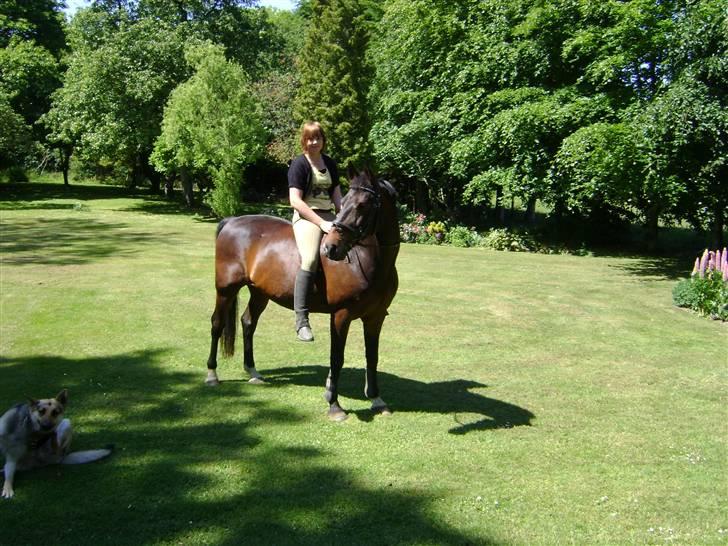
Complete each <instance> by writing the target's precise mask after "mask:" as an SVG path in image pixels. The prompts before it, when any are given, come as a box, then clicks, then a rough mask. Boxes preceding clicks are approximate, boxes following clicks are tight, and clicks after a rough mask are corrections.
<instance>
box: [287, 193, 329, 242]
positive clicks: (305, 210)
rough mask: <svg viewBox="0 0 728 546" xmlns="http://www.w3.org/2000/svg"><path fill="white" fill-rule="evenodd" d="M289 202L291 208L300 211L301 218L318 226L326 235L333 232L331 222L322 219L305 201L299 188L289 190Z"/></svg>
mask: <svg viewBox="0 0 728 546" xmlns="http://www.w3.org/2000/svg"><path fill="white" fill-rule="evenodd" d="M339 194H341V192H339ZM288 200H289V201H290V202H291V206H292V207H293V208H294V209H296V210H297V211H298V214H300V215H301V218H304V219H306V220H308V221H309V222H311V223H313V224H316V225H317V226H318V227H319V228H321V231H323V232H324V233H328V232H329V231H331V222H327V221H326V220H324V219H323V218H321V217H320V216H319V215H318V214H316V213H315V212H314V211H313V209H312V208H311V207H309V206H308V205H307V204H306V202H305V201H304V200H303V190H299V189H298V188H288Z"/></svg>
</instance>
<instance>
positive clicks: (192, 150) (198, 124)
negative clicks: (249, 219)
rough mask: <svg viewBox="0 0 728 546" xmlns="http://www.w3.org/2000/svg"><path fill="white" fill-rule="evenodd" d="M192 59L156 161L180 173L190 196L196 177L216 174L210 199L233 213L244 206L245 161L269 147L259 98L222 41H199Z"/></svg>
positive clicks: (167, 115) (170, 107)
mask: <svg viewBox="0 0 728 546" xmlns="http://www.w3.org/2000/svg"><path fill="white" fill-rule="evenodd" d="M187 60H188V62H189V63H190V65H191V66H193V67H194V74H193V75H192V77H191V78H190V79H189V80H187V81H186V82H184V83H182V84H180V85H179V86H178V87H177V88H176V89H175V90H174V91H173V92H172V94H171V95H170V98H169V102H168V103H167V106H166V108H165V110H164V121H163V124H162V133H161V134H160V136H159V138H158V139H157V141H156V142H155V146H154V154H153V156H152V162H153V163H154V165H155V167H156V168H157V169H159V170H160V171H162V172H165V173H167V174H174V173H176V174H179V175H180V177H181V179H182V183H183V185H184V186H185V191H186V195H187V197H188V202H189V201H191V180H192V178H193V177H195V176H205V177H207V178H209V179H210V180H212V183H213V185H214V188H213V190H212V194H211V197H210V205H211V206H212V209H213V211H214V212H215V213H216V214H218V215H219V216H230V215H232V214H235V213H237V212H238V211H239V207H240V189H241V186H242V183H243V169H244V167H245V166H246V165H248V164H250V163H252V162H253V161H254V160H255V159H256V158H258V157H259V156H260V155H261V153H262V152H263V145H264V143H265V132H264V129H263V126H262V124H261V121H260V115H259V108H258V104H257V103H256V102H255V99H254V98H253V95H252V93H251V89H250V83H249V79H248V76H247V75H246V74H245V71H244V70H243V69H242V68H241V67H240V65H238V64H236V63H234V62H231V61H228V60H226V59H225V54H224V51H223V49H222V48H221V47H220V46H214V45H212V44H207V45H204V46H198V47H194V48H192V49H190V50H188V52H187Z"/></svg>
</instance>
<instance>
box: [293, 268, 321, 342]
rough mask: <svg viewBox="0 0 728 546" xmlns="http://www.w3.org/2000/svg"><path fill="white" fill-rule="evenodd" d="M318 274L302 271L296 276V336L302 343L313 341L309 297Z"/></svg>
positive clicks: (294, 294)
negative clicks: (309, 317) (309, 319)
mask: <svg viewBox="0 0 728 546" xmlns="http://www.w3.org/2000/svg"><path fill="white" fill-rule="evenodd" d="M315 277H316V274H315V273H313V272H311V271H304V270H303V269H300V270H299V271H298V273H297V274H296V285H295V287H294V289H293V310H294V311H295V312H296V334H297V335H298V339H299V340H301V341H313V332H312V331H311V324H309V322H308V303H307V302H308V295H309V294H310V293H311V289H312V288H313V281H314V278H315Z"/></svg>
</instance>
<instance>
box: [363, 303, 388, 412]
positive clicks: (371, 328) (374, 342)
mask: <svg viewBox="0 0 728 546" xmlns="http://www.w3.org/2000/svg"><path fill="white" fill-rule="evenodd" d="M385 316H386V314H385V313H382V314H381V315H379V316H375V317H367V318H366V319H362V322H363V323H364V347H365V351H366V359H367V378H366V384H365V385H364V395H365V396H366V397H367V398H369V400H371V401H372V411H373V412H375V413H379V414H381V415H392V412H391V411H390V410H389V408H388V407H387V404H386V403H385V402H384V400H382V399H381V397H380V396H379V383H378V382H377V365H378V364H379V334H380V333H381V331H382V324H383V323H384V317H385Z"/></svg>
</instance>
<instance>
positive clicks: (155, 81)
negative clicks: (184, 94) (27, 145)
mask: <svg viewBox="0 0 728 546" xmlns="http://www.w3.org/2000/svg"><path fill="white" fill-rule="evenodd" d="M84 21H85V19H83V18H82V19H81V20H80V22H79V24H80V23H82V22H84ZM74 24H75V20H74ZM103 39H104V41H103V43H101V44H100V45H98V46H96V47H91V45H89V46H86V47H82V48H79V49H78V50H77V51H76V52H75V53H74V54H73V55H72V56H71V57H70V59H69V68H68V71H67V72H66V78H65V83H64V86H63V87H62V88H61V89H60V90H59V91H58V93H57V94H56V95H55V97H54V104H53V108H52V110H51V112H52V113H51V114H50V116H49V120H48V121H49V123H50V124H51V126H52V128H53V132H54V134H55V135H56V136H58V137H61V136H62V137H63V139H65V140H66V141H70V142H71V143H72V144H73V145H74V146H75V150H76V154H77V156H78V157H79V158H80V159H82V160H83V161H85V162H88V163H90V164H104V165H107V166H114V165H116V166H119V167H121V168H122V169H123V170H124V172H125V173H126V177H127V180H128V181H129V182H133V177H136V176H138V175H139V174H140V171H144V172H145V173H146V174H147V175H149V172H150V170H149V169H147V168H146V166H147V162H148V158H149V155H150V154H151V151H152V146H153V143H154V140H155V139H156V138H157V136H158V135H159V132H160V126H161V121H162V111H163V107H164V103H165V102H166V100H167V97H168V96H169V93H170V92H171V91H172V89H174V88H175V87H176V86H177V84H178V83H179V82H180V81H183V80H184V79H185V78H186V77H187V75H188V74H189V68H188V65H187V63H186V62H185V61H184V48H185V44H186V39H185V36H184V33H183V32H182V30H181V29H174V28H171V27H169V26H167V25H165V24H162V23H160V22H157V21H151V20H143V21H139V22H137V23H134V24H122V25H121V27H120V28H119V30H118V31H116V32H113V33H111V34H110V35H108V36H104V38H103Z"/></svg>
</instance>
